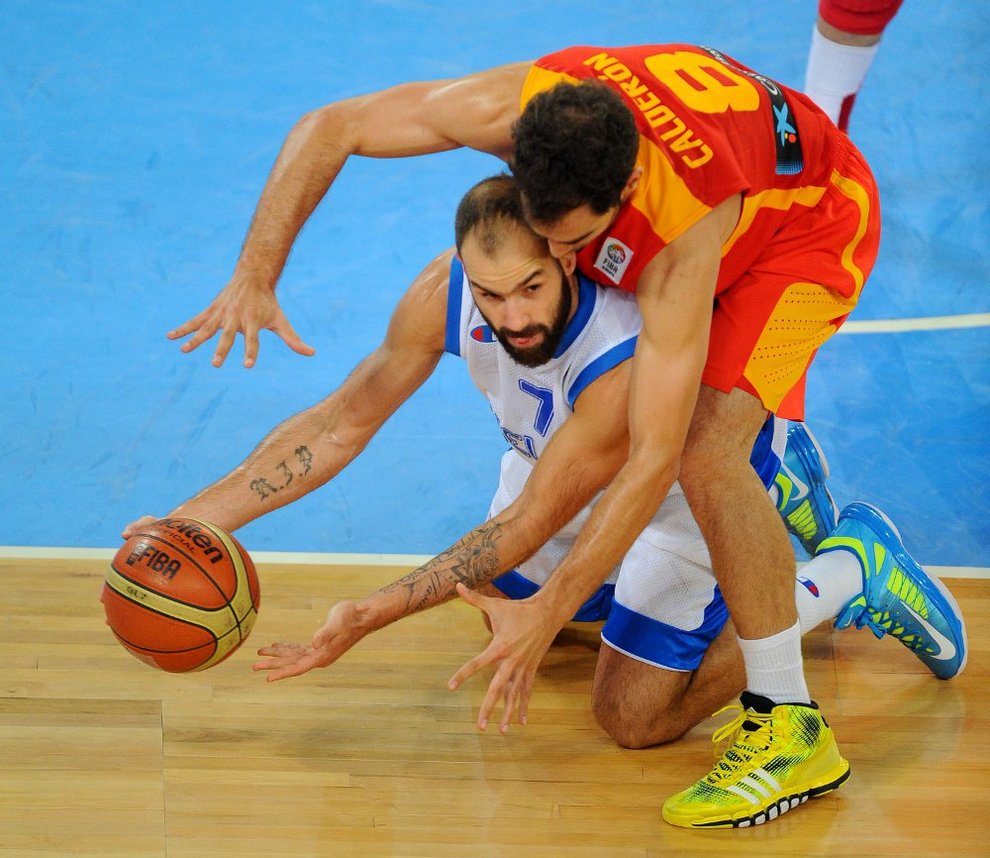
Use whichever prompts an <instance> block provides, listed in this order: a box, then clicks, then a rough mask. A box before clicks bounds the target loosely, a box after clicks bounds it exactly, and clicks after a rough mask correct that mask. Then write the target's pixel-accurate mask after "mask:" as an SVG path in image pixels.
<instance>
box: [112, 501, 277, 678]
mask: <svg viewBox="0 0 990 858" xmlns="http://www.w3.org/2000/svg"><path fill="white" fill-rule="evenodd" d="M101 601H102V602H103V608H104V612H105V613H106V620H107V625H108V626H109V627H110V629H111V631H112V632H113V633H114V636H115V637H116V638H117V640H118V641H119V642H120V643H121V645H123V647H124V648H125V649H126V650H127V651H128V652H129V653H131V655H133V656H134V657H135V658H137V659H139V660H140V661H143V662H144V663H145V664H149V665H151V666H152V667H156V668H159V669H160V670H165V671H169V672H171V673H185V672H187V671H193V670H205V669H206V668H208V667H213V666H214V665H216V664H219V663H220V662H221V661H223V660H224V659H225V658H227V657H228V656H230V655H231V654H233V653H234V652H235V651H236V650H237V648H238V647H239V646H240V645H241V644H242V643H244V641H245V640H246V639H247V636H248V635H249V634H250V633H251V629H252V628H253V627H254V622H255V620H256V619H257V616H258V606H259V604H260V601H261V590H260V587H259V585H258V575H257V572H256V571H255V568H254V563H253V562H252V560H251V557H250V555H248V553H247V552H246V551H245V550H244V547H243V546H242V545H241V544H240V543H239V542H238V541H237V540H236V539H235V538H234V537H233V536H232V535H231V534H229V533H227V532H226V531H224V530H222V529H221V528H219V527H217V526H216V525H213V524H209V523H208V522H205V521H198V520H197V519H192V518H165V519H162V520H160V521H156V522H152V523H151V524H148V525H145V526H144V527H142V528H140V530H139V531H138V532H137V533H135V534H133V535H132V536H131V537H130V538H129V539H128V540H127V541H126V542H125V543H124V544H123V545H122V546H121V547H120V549H119V550H118V551H117V554H116V555H115V556H114V558H113V561H112V562H111V564H110V568H109V569H107V573H106V578H105V580H104V584H103V592H102V596H101Z"/></svg>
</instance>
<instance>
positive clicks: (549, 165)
mask: <svg viewBox="0 0 990 858" xmlns="http://www.w3.org/2000/svg"><path fill="white" fill-rule="evenodd" d="M512 136H513V140H514V142H515V154H514V156H513V160H512V173H513V175H514V176H515V177H516V179H518V180H519V185H520V187H521V188H522V193H523V199H524V201H525V205H526V214H527V216H528V217H529V218H530V219H532V220H533V221H535V222H536V223H554V222H556V221H557V220H559V219H560V218H561V217H563V216H564V215H565V214H567V213H568V212H569V211H572V210H573V209H576V208H580V207H581V206H582V205H585V204H587V205H589V206H590V207H591V208H592V210H594V211H595V213H596V214H604V213H605V212H606V211H608V210H609V209H610V208H611V207H612V206H615V205H618V203H619V197H620V194H621V193H622V189H623V188H624V187H625V186H626V182H627V181H628V180H629V176H630V174H631V173H632V171H633V167H634V166H635V164H636V154H637V152H638V151H639V131H638V130H637V128H636V120H635V118H634V117H633V114H632V111H631V110H630V109H629V108H628V107H627V106H626V104H625V103H624V102H623V101H622V98H621V97H620V96H619V94H618V93H616V92H614V91H613V90H611V89H609V88H608V87H607V86H605V84H603V83H600V82H599V81H582V82H581V83H567V82H563V83H558V84H557V85H556V86H554V87H553V88H552V89H549V90H546V91H545V92H541V93H539V94H538V95H535V96H534V97H533V98H532V99H530V101H529V103H528V104H527V105H526V107H525V109H524V110H523V112H522V115H521V116H520V117H519V119H518V120H517V121H516V123H515V125H514V126H513V128H512Z"/></svg>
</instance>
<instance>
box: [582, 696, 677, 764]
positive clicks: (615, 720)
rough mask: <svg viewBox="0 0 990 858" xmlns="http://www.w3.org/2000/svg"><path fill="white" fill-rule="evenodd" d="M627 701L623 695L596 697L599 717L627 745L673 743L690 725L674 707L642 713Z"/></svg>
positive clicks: (594, 699) (645, 745)
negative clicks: (622, 697)
mask: <svg viewBox="0 0 990 858" xmlns="http://www.w3.org/2000/svg"><path fill="white" fill-rule="evenodd" d="M627 703H628V701H623V700H622V699H621V698H616V697H609V698H607V699H606V698H605V697H604V696H603V695H596V696H595V697H594V698H593V699H592V710H593V711H594V713H595V720H597V721H598V724H599V725H600V726H601V728H602V729H603V730H604V731H605V732H606V733H608V735H609V736H611V737H612V739H613V740H614V741H615V742H616V743H617V744H618V745H620V746H621V747H623V748H629V749H631V750H638V749H640V748H650V747H652V746H654V745H663V744H665V743H667V742H673V741H675V740H676V739H679V738H680V737H681V736H683V735H684V734H685V733H686V732H687V731H688V729H689V727H690V725H687V724H682V723H680V721H679V719H678V718H677V717H676V715H675V713H674V712H673V709H672V707H664V708H663V709H662V710H660V709H657V710H654V711H652V712H642V711H636V707H635V706H629V705H626V704H627Z"/></svg>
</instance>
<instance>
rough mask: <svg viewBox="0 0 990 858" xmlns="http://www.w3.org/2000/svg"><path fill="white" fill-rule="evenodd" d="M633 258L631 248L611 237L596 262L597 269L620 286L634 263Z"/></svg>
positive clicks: (606, 241)
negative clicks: (630, 264)
mask: <svg viewBox="0 0 990 858" xmlns="http://www.w3.org/2000/svg"><path fill="white" fill-rule="evenodd" d="M632 257H633V252H632V250H631V249H630V248H629V246H628V245H626V244H623V243H622V242H621V241H619V239H617V238H613V237H612V236H611V235H610V236H608V238H606V239H605V243H604V244H602V249H601V252H600V253H599V254H598V259H596V260H595V268H597V269H598V270H599V271H601V272H602V274H604V275H605V276H606V277H608V279H609V280H611V281H612V282H613V283H615V284H616V285H618V283H619V281H620V280H622V276H623V275H624V274H625V273H626V269H627V268H628V267H629V263H630V262H632Z"/></svg>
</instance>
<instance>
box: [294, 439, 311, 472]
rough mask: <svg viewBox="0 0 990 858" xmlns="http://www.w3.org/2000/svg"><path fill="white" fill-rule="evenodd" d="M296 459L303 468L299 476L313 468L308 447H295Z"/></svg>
mask: <svg viewBox="0 0 990 858" xmlns="http://www.w3.org/2000/svg"><path fill="white" fill-rule="evenodd" d="M296 458H297V459H298V460H299V464H300V465H302V468H303V472H302V473H301V474H300V475H299V476H300V477H302V476H305V475H306V474H308V473H309V472H310V471H311V470H312V468H313V454H312V453H311V452H310V449H309V447H307V446H305V445H303V446H301V447H296Z"/></svg>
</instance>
